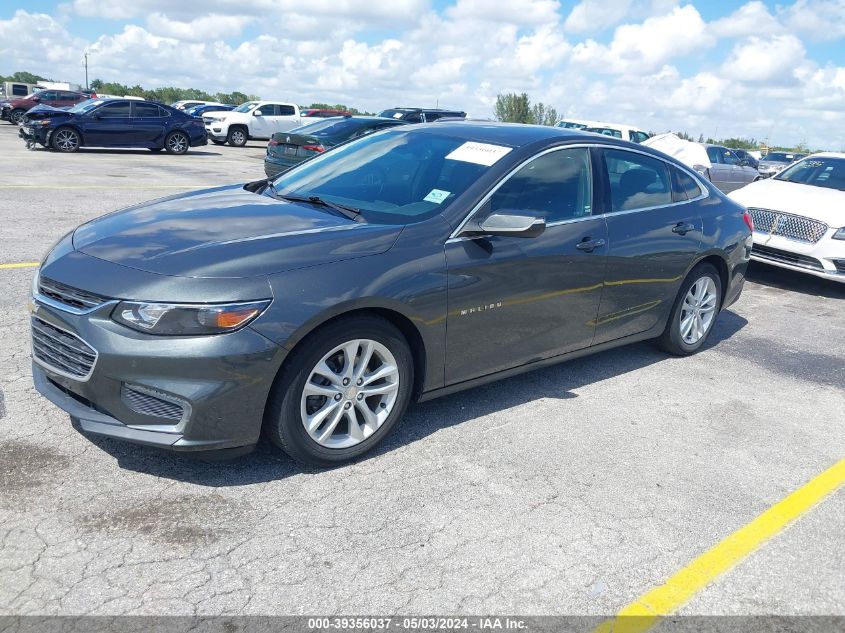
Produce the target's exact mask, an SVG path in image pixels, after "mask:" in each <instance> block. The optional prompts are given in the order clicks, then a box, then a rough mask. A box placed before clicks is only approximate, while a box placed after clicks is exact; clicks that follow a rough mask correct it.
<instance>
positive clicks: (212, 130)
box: [205, 125, 229, 141]
mask: <svg viewBox="0 0 845 633" xmlns="http://www.w3.org/2000/svg"><path fill="white" fill-rule="evenodd" d="M205 133H206V136H208V138H210V139H213V140H215V141H225V140H226V139H227V138H228V137H229V129H228V128H224V127H221V126H219V125H217V126H214V125H206V126H205Z"/></svg>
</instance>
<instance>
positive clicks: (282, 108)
mask: <svg viewBox="0 0 845 633" xmlns="http://www.w3.org/2000/svg"><path fill="white" fill-rule="evenodd" d="M276 107H277V108H278V109H279V116H293V115H294V114H296V108H294V107H293V106H292V105H278V106H276Z"/></svg>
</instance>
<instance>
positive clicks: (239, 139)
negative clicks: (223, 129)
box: [226, 127, 247, 147]
mask: <svg viewBox="0 0 845 633" xmlns="http://www.w3.org/2000/svg"><path fill="white" fill-rule="evenodd" d="M226 141H227V142H228V143H229V145H231V146H232V147H243V146H244V145H246V141H247V134H246V130H244V129H243V128H242V127H233V128H232V129H230V130H229V135H228V136H227V137H226Z"/></svg>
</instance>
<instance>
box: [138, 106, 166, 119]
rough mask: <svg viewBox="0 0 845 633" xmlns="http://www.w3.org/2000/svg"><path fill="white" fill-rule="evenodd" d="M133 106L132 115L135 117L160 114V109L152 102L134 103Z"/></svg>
mask: <svg viewBox="0 0 845 633" xmlns="http://www.w3.org/2000/svg"><path fill="white" fill-rule="evenodd" d="M133 107H134V109H135V114H134V116H137V117H146V118H159V117H160V116H161V110H160V109H159V107H158V106H157V105H156V104H154V103H136V104H135V105H134V106H133Z"/></svg>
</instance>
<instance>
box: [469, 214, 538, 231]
mask: <svg viewBox="0 0 845 633" xmlns="http://www.w3.org/2000/svg"><path fill="white" fill-rule="evenodd" d="M545 230H546V221H545V220H544V219H543V218H538V217H536V216H533V215H525V214H521V213H516V212H514V213H509V212H502V213H492V214H490V215H488V216H487V217H486V218H484V219H483V220H482V221H481V222H480V223H479V224H477V225H475V226H474V227H469V228H468V230H467V232H468V233H471V234H476V235H478V234H483V235H501V236H502V237H537V236H538V235H541V234H542V233H543V231H545Z"/></svg>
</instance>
